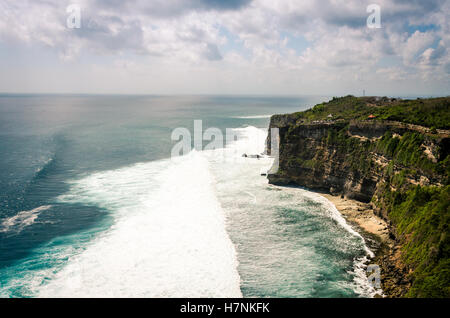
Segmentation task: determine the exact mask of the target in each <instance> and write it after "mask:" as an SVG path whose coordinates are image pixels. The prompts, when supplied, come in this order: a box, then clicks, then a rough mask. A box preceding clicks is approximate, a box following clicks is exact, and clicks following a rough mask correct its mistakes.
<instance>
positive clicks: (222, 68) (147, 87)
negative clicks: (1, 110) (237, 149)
mask: <svg viewBox="0 0 450 318" xmlns="http://www.w3.org/2000/svg"><path fill="white" fill-rule="evenodd" d="M372 3H375V4H378V5H379V6H380V8H381V28H368V27H367V24H366V21H367V18H368V16H369V15H370V13H367V6H368V5H370V4H372ZM71 4H77V5H79V7H80V8H81V11H80V12H81V25H80V28H69V27H68V26H67V19H68V18H69V15H70V13H67V11H66V9H67V7H68V6H69V5H71ZM449 14H450V0H428V1H427V0H369V1H363V0H345V1H344V0H315V1H313V0H253V1H252V0H142V1H140V0H128V1H120V0H90V1H88V0H78V1H76V0H73V1H61V0H32V1H25V0H0V69H1V73H0V92H18V93H21V92H36V93H125V94H127V93H139V94H273V95H278V94H290V95H292V94H293V95H302V94H323V95H343V94H355V95H360V94H362V90H363V89H365V90H366V94H370V95H420V94H423V95H449V94H450V54H449V53H450V19H449ZM69 20H70V19H69ZM70 21H73V20H70Z"/></svg>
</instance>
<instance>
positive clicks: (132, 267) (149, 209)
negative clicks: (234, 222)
mask: <svg viewBox="0 0 450 318" xmlns="http://www.w3.org/2000/svg"><path fill="white" fill-rule="evenodd" d="M60 200H61V201H64V202H80V203H83V204H95V205H97V206H100V207H103V208H106V209H108V210H110V211H111V212H112V214H113V216H114V218H115V222H114V225H113V226H112V228H111V229H110V230H108V231H106V232H105V233H103V234H101V235H99V236H98V237H97V238H96V239H95V240H94V241H93V242H92V243H90V244H89V245H88V246H87V247H86V249H85V251H83V252H82V253H80V254H79V255H75V256H73V257H71V258H70V260H69V262H68V264H67V265H66V266H65V267H64V268H63V269H62V270H61V271H60V272H58V273H57V274H56V276H55V277H53V278H52V279H51V281H50V282H49V283H48V284H46V285H44V286H42V287H41V288H40V289H39V292H38V295H39V296H41V297H48V296H50V297H241V296H242V294H241V291H240V277H239V274H238V272H237V258H236V252H235V249H234V246H233V244H232V243H231V240H230V239H229V237H228V234H227V232H226V229H225V218H224V215H223V211H222V209H221V207H220V204H219V202H218V201H217V198H216V195H215V191H214V188H213V185H212V177H211V174H210V171H209V167H208V161H207V160H206V159H205V158H204V156H203V155H202V154H201V153H198V152H195V151H193V152H191V153H190V154H189V155H187V156H184V157H181V158H179V159H178V160H175V161H174V160H161V161H155V162H149V163H143V164H137V165H134V166H131V167H125V168H122V169H118V170H113V171H106V172H100V173H96V174H93V175H90V176H87V177H86V178H83V179H81V180H78V181H74V182H73V184H72V189H71V191H70V192H69V193H68V194H67V195H65V196H62V197H61V198H60Z"/></svg>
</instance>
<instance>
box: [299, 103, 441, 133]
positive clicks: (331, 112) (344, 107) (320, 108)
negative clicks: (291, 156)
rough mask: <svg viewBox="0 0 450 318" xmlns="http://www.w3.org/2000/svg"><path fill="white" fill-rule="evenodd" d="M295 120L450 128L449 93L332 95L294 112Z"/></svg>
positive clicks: (302, 121) (303, 121)
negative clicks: (411, 97) (415, 96)
mask: <svg viewBox="0 0 450 318" xmlns="http://www.w3.org/2000/svg"><path fill="white" fill-rule="evenodd" d="M293 116H294V118H295V120H296V121H297V122H298V123H312V122H315V121H330V120H333V121H334V120H345V121H348V120H355V119H356V120H390V121H399V122H404V123H409V124H415V125H420V126H424V127H428V128H431V129H450V96H449V97H438V98H424V99H422V98H418V99H414V100H409V99H399V98H388V97H355V96H351V95H348V96H345V97H333V99H332V100H330V101H329V102H326V103H321V104H317V105H315V106H314V107H313V108H311V109H308V110H306V111H303V112H297V113H294V114H293Z"/></svg>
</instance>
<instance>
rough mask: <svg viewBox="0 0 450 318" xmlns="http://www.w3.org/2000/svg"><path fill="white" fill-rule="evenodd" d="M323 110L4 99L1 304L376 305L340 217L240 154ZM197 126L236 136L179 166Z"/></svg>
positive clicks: (217, 101) (171, 100)
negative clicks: (294, 118) (271, 126)
mask: <svg viewBox="0 0 450 318" xmlns="http://www.w3.org/2000/svg"><path fill="white" fill-rule="evenodd" d="M327 99H328V98H327V97H320V96H317V97H285V98H280V97H273V98H269V97H242V96H241V97H224V96H69V95H55V96H52V95H25V96H19V95H0V149H1V151H0V297H66V296H67V297H70V296H74V297H89V296H98V297H104V296H106V297H108V296H118V297H131V296H133V297H228V296H235V297H240V296H244V297H253V296H257V297H360V296H361V297H367V296H370V294H371V290H370V288H368V287H367V286H366V284H365V282H364V279H363V276H362V271H363V266H362V265H361V264H362V260H363V259H364V257H365V255H366V254H367V248H366V246H365V244H364V241H363V239H362V238H361V237H360V236H359V235H358V234H357V233H355V232H354V231H353V230H352V229H351V228H350V227H349V226H348V225H347V224H346V223H345V221H343V219H342V217H341V216H340V215H339V214H338V213H337V211H336V210H335V209H334V207H333V206H332V205H330V204H329V203H328V202H327V201H326V200H324V199H322V198H321V197H320V196H318V195H316V194H314V193H311V192H308V191H306V190H303V189H294V188H285V189H282V188H279V187H275V186H271V185H268V184H267V180H266V179H265V178H264V177H261V176H260V171H261V169H265V168H267V165H269V164H270V162H269V161H268V159H262V160H258V159H248V160H243V159H242V157H241V155H242V153H243V152H249V151H256V150H258V151H259V150H262V149H263V148H264V139H265V133H266V129H267V126H268V123H269V115H271V114H275V113H287V112H294V111H299V110H302V109H305V108H307V107H310V106H312V105H314V104H316V103H317V102H321V101H324V100H327ZM196 119H201V120H202V121H203V128H204V129H206V128H209V127H217V128H219V129H220V130H222V131H225V129H226V128H233V129H234V131H235V132H236V134H237V135H238V136H239V138H238V139H237V141H235V142H233V143H231V144H229V145H228V146H227V148H226V150H224V151H220V150H214V151H205V152H195V151H194V152H192V153H190V154H189V155H187V156H184V157H181V158H179V160H176V161H173V160H170V153H171V149H172V146H173V145H174V142H172V141H171V133H172V131H173V129H174V128H177V127H186V128H188V129H189V130H192V129H193V123H194V120H196ZM224 158H226V159H227V160H224ZM230 159H231V160H230Z"/></svg>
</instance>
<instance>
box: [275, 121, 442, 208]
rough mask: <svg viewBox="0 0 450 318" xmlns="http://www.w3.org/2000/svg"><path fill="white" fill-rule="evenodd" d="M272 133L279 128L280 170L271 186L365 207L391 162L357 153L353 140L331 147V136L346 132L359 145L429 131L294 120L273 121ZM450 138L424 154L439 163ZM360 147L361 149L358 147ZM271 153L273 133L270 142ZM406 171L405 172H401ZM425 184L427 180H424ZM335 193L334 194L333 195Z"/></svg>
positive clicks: (428, 144) (430, 143)
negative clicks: (337, 197) (340, 198)
mask: <svg viewBox="0 0 450 318" xmlns="http://www.w3.org/2000/svg"><path fill="white" fill-rule="evenodd" d="M270 127H271V128H275V127H276V128H278V129H279V136H280V145H279V170H278V171H277V172H276V173H272V174H269V175H268V178H269V182H270V183H272V184H277V185H287V184H296V185H299V186H304V187H307V188H310V189H313V190H318V191H325V192H333V193H334V194H341V195H345V196H346V197H348V198H351V199H356V200H359V201H362V202H369V201H371V199H372V198H373V196H374V194H375V192H376V189H377V186H378V185H379V184H380V183H382V182H383V181H385V175H384V173H383V169H384V168H385V166H386V165H387V164H388V163H389V162H390V158H386V157H385V156H383V154H379V153H375V152H373V151H367V152H364V148H361V149H363V150H362V151H357V152H355V149H356V146H355V144H351V143H348V140H339V139H338V140H337V141H334V142H330V138H333V136H331V135H337V134H339V132H340V133H341V134H342V131H344V132H345V135H346V137H350V139H354V140H355V143H356V144H358V143H362V144H363V143H371V142H375V141H376V140H378V139H379V138H381V137H382V136H383V135H384V134H385V133H386V132H388V131H389V132H391V133H393V134H394V135H396V136H398V138H401V136H402V135H403V134H404V133H406V132H408V131H415V132H423V131H425V130H427V128H423V127H422V128H420V126H414V125H408V124H403V123H396V122H386V123H382V122H367V121H363V122H357V121H352V122H337V121H329V122H320V123H312V124H298V123H296V121H295V118H292V117H290V115H276V116H273V117H272V119H271V123H270ZM446 143H448V138H445V137H444V138H440V139H439V138H438V139H433V138H429V139H426V141H425V143H424V147H423V149H424V153H425V154H426V155H427V156H428V157H430V158H431V157H433V158H438V157H439V156H441V152H442V151H445V150H443V149H445V144H446ZM358 147H360V146H359V145H358ZM267 150H268V153H269V154H270V132H269V137H268V139H267ZM395 169H397V170H401V169H402V167H395ZM414 177H415V178H416V179H417V180H418V181H417V182H419V183H420V182H423V180H431V181H428V183H430V182H431V183H438V182H439V180H437V179H436V176H433V175H422V176H421V175H417V176H414ZM420 180H422V181H420ZM330 189H332V191H330Z"/></svg>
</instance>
